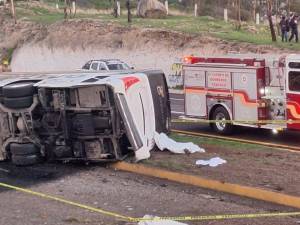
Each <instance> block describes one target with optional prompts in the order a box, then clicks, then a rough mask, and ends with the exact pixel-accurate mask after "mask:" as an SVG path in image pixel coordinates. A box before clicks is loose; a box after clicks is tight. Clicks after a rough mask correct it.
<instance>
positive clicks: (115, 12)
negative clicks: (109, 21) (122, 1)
mask: <svg viewBox="0 0 300 225" xmlns="http://www.w3.org/2000/svg"><path fill="white" fill-rule="evenodd" d="M113 15H114V17H115V18H118V16H119V15H118V1H116V0H114V8H113Z"/></svg>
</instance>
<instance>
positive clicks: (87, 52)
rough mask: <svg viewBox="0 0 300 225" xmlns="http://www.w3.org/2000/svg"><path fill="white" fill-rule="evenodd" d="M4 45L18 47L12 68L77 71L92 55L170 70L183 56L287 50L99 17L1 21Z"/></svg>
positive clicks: (16, 69)
mask: <svg viewBox="0 0 300 225" xmlns="http://www.w3.org/2000/svg"><path fill="white" fill-rule="evenodd" d="M0 33H1V34H2V35H1V36H0V41H1V44H0V49H2V52H5V51H4V50H5V49H8V48H16V50H15V51H14V54H13V58H12V69H13V71H45V70H52V71H53V70H72V69H77V68H80V67H81V66H82V65H83V63H84V62H85V61H87V60H89V59H91V58H119V59H122V60H124V61H126V62H128V63H129V64H131V65H133V66H134V67H136V68H149V67H151V68H154V67H155V68H161V69H163V70H164V71H165V72H166V73H167V74H168V73H169V72H170V66H171V65H172V63H173V62H174V61H176V60H178V59H179V58H181V57H182V56H184V55H190V54H194V55H200V54H201V55H221V54H226V53H231V52H240V53H279V52H281V53H282V50H280V49H276V48H273V47H271V46H256V45H253V44H247V43H235V42H228V41H224V40H220V39H216V38H212V37H207V36H206V35H205V34H201V35H191V34H183V33H179V32H173V31H166V30H158V29H141V28H136V27H130V26H128V27H125V26H120V25H116V24H108V23H104V22H101V21H99V20H97V21H95V20H69V21H64V22H57V23H54V24H52V25H41V24H35V23H32V22H26V21H19V22H18V24H17V25H14V24H13V22H12V21H10V20H7V19H6V20H5V19H3V18H2V19H1V21H0Z"/></svg>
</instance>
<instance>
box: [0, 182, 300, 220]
mask: <svg viewBox="0 0 300 225" xmlns="http://www.w3.org/2000/svg"><path fill="white" fill-rule="evenodd" d="M0 186H1V187H4V188H9V189H12V190H15V191H19V192H23V193H26V194H30V195H33V196H37V197H40V198H44V199H47V200H54V201H57V202H60V203H64V204H66V205H71V206H75V207H78V208H81V209H85V210H89V211H91V212H96V213H99V214H102V215H106V216H110V217H114V218H116V219H119V220H122V221H128V222H140V221H161V220H176V221H202V220H224V219H249V218H263V217H287V216H299V215H300V212H279V213H251V214H225V215H204V216H170V217H169V216H166V217H154V218H142V217H130V216H125V215H121V214H118V213H115V212H112V211H107V210H103V209H99V208H94V207H91V206H88V205H85V204H81V203H77V202H73V201H69V200H66V199H63V198H61V197H55V196H52V195H48V194H44V193H41V192H36V191H32V190H30V189H25V188H21V187H17V186H14V185H10V184H6V183H2V182H0Z"/></svg>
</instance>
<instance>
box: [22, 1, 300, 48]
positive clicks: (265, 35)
mask: <svg viewBox="0 0 300 225" xmlns="http://www.w3.org/2000/svg"><path fill="white" fill-rule="evenodd" d="M49 6H50V7H51V6H52V7H53V10H51V11H50V10H48V9H44V8H40V7H31V8H30V7H29V8H25V7H24V6H20V5H19V6H18V7H17V15H18V18H25V19H27V20H30V21H35V22H39V23H44V24H51V23H54V22H57V21H60V20H63V12H62V10H59V11H57V10H55V9H54V5H53V4H52V3H50V4H49ZM76 18H77V19H78V18H93V19H99V20H102V21H106V22H113V23H117V24H120V25H124V26H128V24H127V18H126V15H123V16H121V17H120V18H114V17H112V16H111V15H107V14H96V13H94V14H91V13H89V14H85V13H77V15H76ZM132 26H138V27H148V28H149V27H151V28H163V29H169V30H175V31H181V32H186V33H191V34H201V35H210V36H213V37H217V38H221V39H223V40H229V41H236V42H246V43H252V44H257V45H272V46H275V47H280V48H287V49H295V50H300V44H295V43H293V44H290V43H281V41H280V38H278V39H279V40H278V42H277V43H272V41H271V38H270V34H269V31H268V27H267V26H264V25H260V26H254V25H253V24H250V25H249V24H248V25H243V26H242V28H241V30H236V29H235V24H234V23H232V22H230V23H225V22H224V21H221V20H217V19H212V18H210V17H197V18H195V17H193V16H168V17H167V18H166V19H142V18H136V17H134V18H133V23H132ZM250 27H251V28H252V29H253V28H254V29H255V31H256V33H253V32H250V31H248V30H249V28H250Z"/></svg>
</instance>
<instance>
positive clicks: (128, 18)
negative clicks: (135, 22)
mask: <svg viewBox="0 0 300 225" xmlns="http://www.w3.org/2000/svg"><path fill="white" fill-rule="evenodd" d="M126 7H127V21H128V23H131V21H132V20H131V9H130V0H126Z"/></svg>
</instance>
